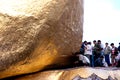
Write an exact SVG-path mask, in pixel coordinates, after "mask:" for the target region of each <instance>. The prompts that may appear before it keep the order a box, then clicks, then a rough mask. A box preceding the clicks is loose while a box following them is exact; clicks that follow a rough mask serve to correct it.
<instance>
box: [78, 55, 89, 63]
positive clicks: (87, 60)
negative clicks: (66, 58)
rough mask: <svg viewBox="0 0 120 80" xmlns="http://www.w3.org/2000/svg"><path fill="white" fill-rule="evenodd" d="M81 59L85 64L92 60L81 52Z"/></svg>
mask: <svg viewBox="0 0 120 80" xmlns="http://www.w3.org/2000/svg"><path fill="white" fill-rule="evenodd" d="M79 60H81V61H83V63H84V64H87V63H89V64H90V60H89V59H88V58H87V57H86V56H84V55H81V54H80V55H79Z"/></svg>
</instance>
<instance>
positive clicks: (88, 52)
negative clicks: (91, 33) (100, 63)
mask: <svg viewBox="0 0 120 80" xmlns="http://www.w3.org/2000/svg"><path fill="white" fill-rule="evenodd" d="M86 54H89V55H92V46H91V45H89V44H88V45H87V46H86V48H85V53H84V55H86Z"/></svg>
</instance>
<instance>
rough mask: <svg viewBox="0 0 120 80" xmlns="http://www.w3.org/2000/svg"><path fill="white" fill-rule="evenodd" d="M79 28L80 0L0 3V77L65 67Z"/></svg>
mask: <svg viewBox="0 0 120 80" xmlns="http://www.w3.org/2000/svg"><path fill="white" fill-rule="evenodd" d="M82 26H83V1H82V0H0V78H4V77H8V76H14V75H19V74H25V73H32V72H35V71H39V70H42V69H44V68H46V67H47V68H48V67H49V66H51V67H54V65H66V64H67V62H69V60H68V58H69V56H70V55H71V54H72V53H73V52H76V51H78V50H79V48H80V45H81V40H82V33H83V28H82Z"/></svg>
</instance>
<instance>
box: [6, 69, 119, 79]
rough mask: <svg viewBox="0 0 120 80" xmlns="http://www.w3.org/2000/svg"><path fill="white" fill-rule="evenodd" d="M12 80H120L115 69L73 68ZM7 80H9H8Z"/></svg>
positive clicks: (117, 70)
mask: <svg viewBox="0 0 120 80" xmlns="http://www.w3.org/2000/svg"><path fill="white" fill-rule="evenodd" d="M11 79H12V80H120V69H117V68H88V67H86V68H85V67H84V68H74V69H67V70H51V71H45V72H38V73H35V74H30V75H26V76H23V77H19V78H11ZM8 80H9V79H8Z"/></svg>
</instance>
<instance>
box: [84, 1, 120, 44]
mask: <svg viewBox="0 0 120 80" xmlns="http://www.w3.org/2000/svg"><path fill="white" fill-rule="evenodd" d="M83 35H84V37H83V41H84V40H87V41H91V42H92V41H93V40H98V39H100V40H101V41H102V42H103V44H104V43H105V42H108V43H112V42H113V43H115V45H116V46H118V43H119V42H120V0H84V34H83Z"/></svg>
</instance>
